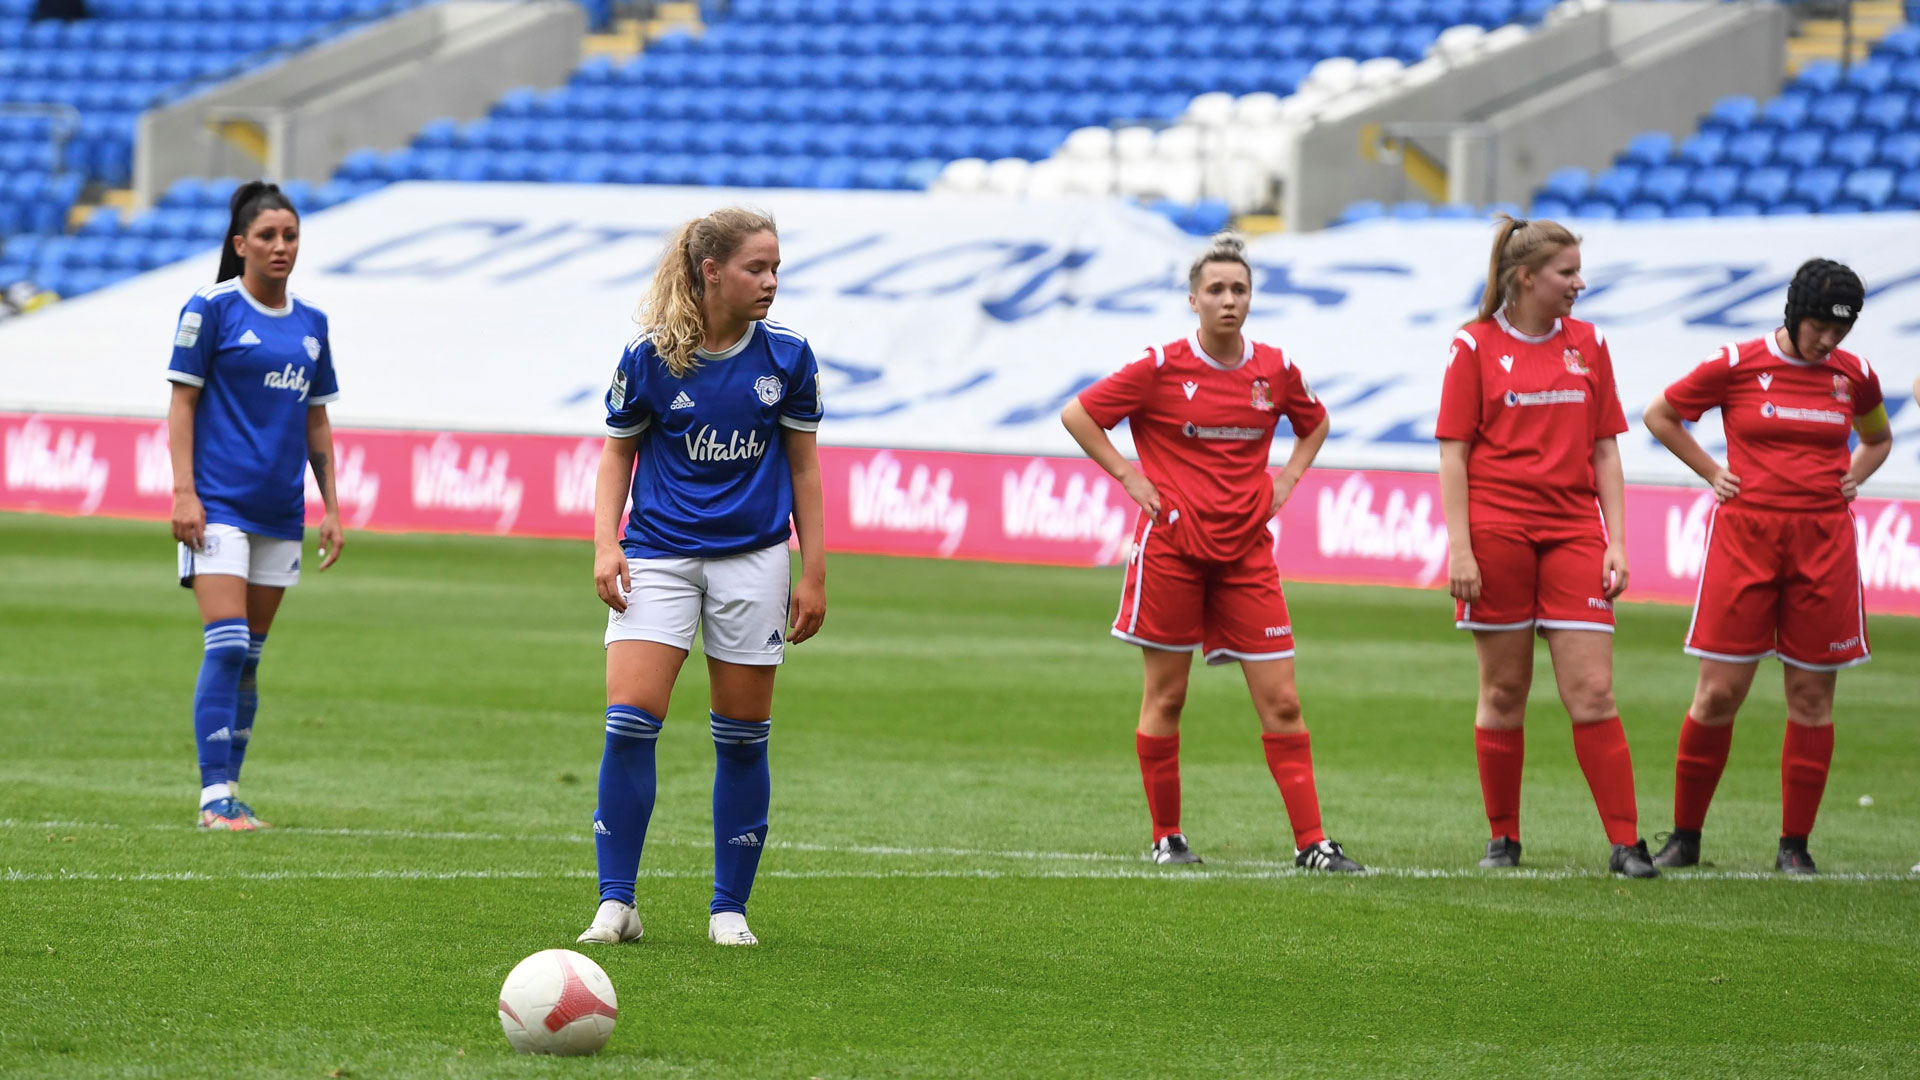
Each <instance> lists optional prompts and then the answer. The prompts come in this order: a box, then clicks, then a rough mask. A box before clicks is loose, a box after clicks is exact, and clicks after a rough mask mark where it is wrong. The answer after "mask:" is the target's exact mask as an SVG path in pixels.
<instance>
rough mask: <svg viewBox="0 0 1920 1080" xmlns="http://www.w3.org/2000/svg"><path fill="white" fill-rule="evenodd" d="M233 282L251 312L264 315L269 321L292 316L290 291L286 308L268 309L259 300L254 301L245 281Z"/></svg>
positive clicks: (291, 295)
mask: <svg viewBox="0 0 1920 1080" xmlns="http://www.w3.org/2000/svg"><path fill="white" fill-rule="evenodd" d="M233 280H234V281H235V282H236V283H237V286H236V287H237V288H238V290H239V293H240V296H241V298H242V299H244V300H246V302H247V304H248V305H249V306H250V307H252V308H253V310H255V311H257V312H259V313H260V314H262V315H265V316H267V317H268V318H270V319H284V318H286V317H287V316H289V315H291V314H293V293H292V292H291V291H289V292H288V293H287V306H286V307H277V308H270V307H268V306H267V305H265V304H263V303H261V302H260V301H259V300H257V299H255V298H254V295H253V294H252V293H250V292H248V291H247V283H246V281H245V280H243V279H241V278H234V279H233Z"/></svg>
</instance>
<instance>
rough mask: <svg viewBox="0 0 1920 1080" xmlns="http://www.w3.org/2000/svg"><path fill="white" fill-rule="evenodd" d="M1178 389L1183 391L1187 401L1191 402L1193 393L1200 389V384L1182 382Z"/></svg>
mask: <svg viewBox="0 0 1920 1080" xmlns="http://www.w3.org/2000/svg"><path fill="white" fill-rule="evenodd" d="M1180 389H1182V390H1185V391H1186V392H1187V400H1188V401H1192V400H1193V393H1194V391H1196V390H1198V389H1200V384H1199V383H1197V382H1183V383H1181V384H1180Z"/></svg>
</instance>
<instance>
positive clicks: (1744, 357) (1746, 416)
mask: <svg viewBox="0 0 1920 1080" xmlns="http://www.w3.org/2000/svg"><path fill="white" fill-rule="evenodd" d="M1666 396H1667V404H1669V405H1672V406H1673V409H1674V411H1675V412H1677V413H1679V414H1680V415H1681V416H1682V417H1683V418H1685V419H1687V420H1698V419H1700V416H1701V414H1702V413H1704V412H1706V411H1707V410H1708V409H1716V408H1717V409H1719V410H1720V423H1721V426H1723V427H1724V428H1725V429H1726V432H1727V469H1728V470H1729V471H1730V472H1732V473H1733V475H1735V476H1737V477H1739V478H1740V494H1739V495H1738V496H1736V497H1735V498H1734V503H1735V504H1737V505H1740V506H1751V507H1754V508H1756V509H1761V510H1787V511H1801V510H1808V511H1823V510H1841V509H1845V508H1846V505H1847V500H1846V499H1845V498H1844V497H1842V496H1841V494H1840V478H1841V476H1843V475H1845V473H1846V471H1847V465H1848V464H1849V463H1850V462H1851V460H1852V454H1851V452H1850V451H1849V450H1848V449H1847V437H1848V435H1849V434H1850V433H1851V432H1852V430H1853V422H1854V419H1855V418H1856V417H1860V416H1865V415H1866V414H1868V413H1870V412H1872V411H1873V410H1874V409H1876V408H1878V407H1879V406H1880V404H1881V401H1882V398H1881V396H1880V377H1879V376H1878V375H1875V374H1874V373H1873V369H1872V368H1870V367H1868V366H1867V362H1866V361H1865V360H1862V359H1860V358H1859V357H1857V356H1855V355H1853V354H1852V353H1849V352H1842V351H1840V350H1839V349H1835V350H1834V351H1833V352H1832V353H1831V354H1830V355H1829V356H1828V357H1827V359H1826V360H1825V361H1824V362H1822V363H1818V364H1810V363H1807V362H1806V361H1805V360H1796V359H1794V358H1793V357H1790V356H1788V355H1786V354H1785V353H1783V352H1781V351H1780V344H1779V342H1778V341H1777V340H1776V339H1775V338H1774V335H1772V334H1768V335H1767V336H1766V337H1763V338H1755V339H1754V340H1752V341H1748V342H1743V343H1741V344H1738V345H1728V346H1726V347H1725V348H1722V349H1721V350H1720V351H1719V352H1716V353H1714V354H1713V356H1711V357H1709V358H1708V359H1707V361H1706V362H1705V363H1703V364H1701V365H1700V366H1699V367H1696V368H1694V369H1693V371H1691V372H1690V373H1688V375H1687V376H1686V378H1683V379H1681V380H1680V381H1679V382H1677V383H1674V384H1673V385H1672V386H1669V387H1667V395H1666Z"/></svg>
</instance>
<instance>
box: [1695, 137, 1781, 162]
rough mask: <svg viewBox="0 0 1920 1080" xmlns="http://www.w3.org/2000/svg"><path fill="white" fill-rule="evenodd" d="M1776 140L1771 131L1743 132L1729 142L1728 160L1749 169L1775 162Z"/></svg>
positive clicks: (1727, 149)
mask: <svg viewBox="0 0 1920 1080" xmlns="http://www.w3.org/2000/svg"><path fill="white" fill-rule="evenodd" d="M1703 134H1705V133H1704V132H1703ZM1776 139H1777V136H1775V134H1774V133H1773V132H1771V131H1743V132H1741V133H1739V134H1737V135H1734V136H1732V137H1731V138H1729V139H1728V140H1727V144H1726V160H1727V161H1728V162H1730V163H1732V164H1735V165H1745V166H1747V167H1749V168H1754V167H1757V166H1761V165H1765V164H1766V163H1767V162H1769V161H1772V160H1773V148H1774V143H1775V141H1776Z"/></svg>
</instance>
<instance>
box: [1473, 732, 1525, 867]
mask: <svg viewBox="0 0 1920 1080" xmlns="http://www.w3.org/2000/svg"><path fill="white" fill-rule="evenodd" d="M1473 752H1474V756H1475V757H1477V758H1479V759H1480V798H1481V799H1482V800H1484V801H1485V802H1486V804H1487V824H1488V825H1489V826H1491V827H1492V829H1493V835H1494V836H1495V837H1496V838H1498V837H1502V836H1510V837H1512V838H1513V839H1515V840H1518V839H1520V765H1521V763H1522V762H1523V761H1525V760H1526V756H1527V731H1526V729H1525V728H1514V729H1512V730H1510V731H1500V730H1495V729H1493V728H1483V727H1476V728H1474V729H1473Z"/></svg>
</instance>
